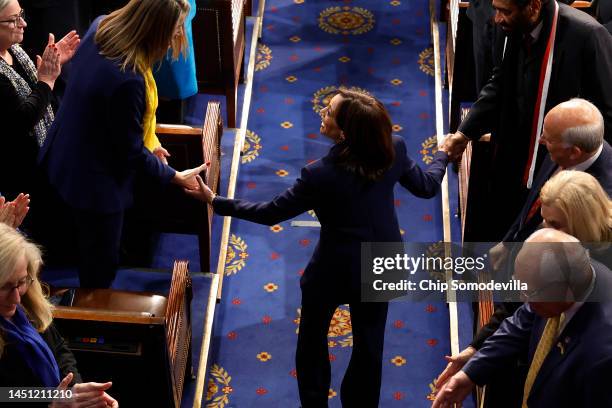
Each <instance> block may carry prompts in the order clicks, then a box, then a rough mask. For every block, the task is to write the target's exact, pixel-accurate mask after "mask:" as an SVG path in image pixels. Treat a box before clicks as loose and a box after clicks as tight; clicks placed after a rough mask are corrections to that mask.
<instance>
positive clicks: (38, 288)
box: [0, 223, 119, 408]
mask: <svg viewBox="0 0 612 408" xmlns="http://www.w3.org/2000/svg"><path fill="white" fill-rule="evenodd" d="M41 263H42V260H41V256H40V250H39V249H38V248H37V247H36V245H34V244H32V243H30V242H28V241H27V240H26V239H25V238H24V237H23V236H22V235H21V234H20V233H19V232H17V231H16V230H15V229H13V228H11V227H9V226H8V225H6V224H3V223H0V384H2V386H4V387H59V388H62V389H65V388H66V387H68V386H73V388H72V392H73V394H74V399H73V400H72V401H70V402H66V403H54V404H52V405H51V406H52V407H58V408H59V407H66V408H68V407H77V406H83V407H85V406H86V407H100V408H106V407H109V408H116V407H118V406H119V405H118V404H117V401H115V400H114V399H113V398H112V397H110V396H109V395H108V394H107V393H106V392H105V390H107V389H109V388H110V387H111V385H112V384H111V383H104V384H99V383H81V376H80V375H79V372H78V370H77V368H76V361H75V359H74V355H73V354H72V352H70V350H69V349H68V348H67V347H66V344H65V342H64V340H63V338H62V336H61V335H60V334H59V332H58V331H57V329H56V328H55V327H54V326H53V322H52V319H53V315H52V306H51V304H50V303H49V301H48V300H47V298H46V297H45V296H44V294H43V289H42V285H41V283H40V282H39V280H38V271H39V269H40V265H41ZM62 378H63V380H62ZM15 405H16V406H22V405H24V404H15ZM3 406H5V405H3Z"/></svg>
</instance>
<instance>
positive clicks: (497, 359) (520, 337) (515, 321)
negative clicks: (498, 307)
mask: <svg viewBox="0 0 612 408" xmlns="http://www.w3.org/2000/svg"><path fill="white" fill-rule="evenodd" d="M534 319H535V314H534V313H533V312H532V311H530V310H529V309H528V308H527V306H526V305H523V306H521V307H520V308H519V309H518V310H517V311H516V312H515V313H514V315H512V316H511V317H509V318H507V319H506V320H504V321H503V322H502V324H501V326H500V327H499V329H498V330H497V331H496V332H495V333H494V334H493V335H492V336H491V337H489V338H488V340H487V341H485V343H484V344H483V346H482V348H481V349H480V350H479V351H478V352H477V353H476V354H474V356H473V357H472V358H471V359H470V360H469V361H468V362H467V364H466V365H465V366H464V367H463V371H464V372H465V373H466V374H467V375H468V377H470V379H471V380H472V381H474V382H475V383H476V384H478V385H483V384H486V383H487V380H488V379H490V378H491V376H492V375H493V374H494V373H496V372H499V371H500V370H504V369H505V368H506V367H509V366H510V365H512V363H513V362H514V361H516V358H517V357H518V356H521V355H525V354H526V353H527V350H528V349H529V340H530V337H531V330H532V328H533V322H534Z"/></svg>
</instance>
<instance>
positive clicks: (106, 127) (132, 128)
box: [39, 17, 175, 213]
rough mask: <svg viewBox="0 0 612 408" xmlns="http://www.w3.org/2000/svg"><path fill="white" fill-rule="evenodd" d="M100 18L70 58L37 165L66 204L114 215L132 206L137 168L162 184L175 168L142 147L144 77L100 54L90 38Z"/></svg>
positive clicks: (172, 175)
mask: <svg viewBox="0 0 612 408" xmlns="http://www.w3.org/2000/svg"><path fill="white" fill-rule="evenodd" d="M100 19H101V17H99V18H98V19H96V20H95V21H94V23H93V24H92V26H91V27H90V28H89V31H88V32H87V34H86V35H85V37H84V38H83V40H82V41H81V44H80V45H79V48H78V50H77V52H76V54H75V56H74V57H73V58H72V74H71V76H70V81H69V83H68V87H67V89H66V93H65V94H64V98H63V99H62V104H61V107H60V110H59V112H58V113H57V115H56V117H55V122H54V123H53V125H52V126H51V129H50V130H49V133H48V135H47V139H46V140H45V143H44V144H43V146H42V148H41V150H40V153H39V163H41V164H42V167H43V169H44V170H46V173H47V176H48V179H49V181H50V183H51V184H52V185H53V186H54V187H55V188H56V189H57V191H58V193H59V194H60V196H61V197H62V198H63V199H64V201H65V202H66V203H67V204H68V205H70V206H72V207H74V208H78V209H82V210H90V211H95V212H101V213H114V212H119V211H122V210H124V209H125V208H127V207H129V206H130V205H131V204H132V200H133V192H132V190H133V177H134V174H135V172H136V171H144V172H145V174H149V175H151V176H152V177H154V178H157V179H159V180H161V181H162V182H164V183H167V182H169V181H170V180H171V179H172V178H173V177H174V174H175V171H174V170H173V169H172V168H170V167H168V166H166V165H164V164H162V163H161V162H160V161H159V160H158V159H157V158H156V157H155V156H154V155H153V154H151V153H150V152H149V151H148V150H147V149H146V148H145V147H144V144H143V139H142V137H143V133H142V118H143V114H144V109H145V100H144V92H145V91H144V79H143V78H142V75H140V74H139V73H134V72H132V71H131V69H130V68H128V69H127V70H126V71H124V72H122V71H121V70H120V69H119V66H118V64H117V63H116V62H113V61H111V60H109V59H107V58H105V57H103V56H102V55H100V53H99V50H98V47H97V46H96V44H95V42H94V36H95V33H96V29H97V27H98V23H99V21H100Z"/></svg>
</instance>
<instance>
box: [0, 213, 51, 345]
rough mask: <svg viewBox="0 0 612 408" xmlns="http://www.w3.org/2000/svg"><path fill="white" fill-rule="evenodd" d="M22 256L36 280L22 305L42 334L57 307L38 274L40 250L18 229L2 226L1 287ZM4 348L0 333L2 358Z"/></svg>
mask: <svg viewBox="0 0 612 408" xmlns="http://www.w3.org/2000/svg"><path fill="white" fill-rule="evenodd" d="M20 256H25V258H26V262H27V270H28V276H29V277H31V278H32V279H33V280H34V281H33V282H32V284H31V285H30V287H29V288H28V291H27V292H26V293H25V294H24V295H23V296H21V305H22V306H23V308H24V310H25V312H26V314H27V315H28V318H29V319H30V321H31V322H32V325H33V326H34V328H35V329H36V330H37V331H38V332H43V331H45V330H46V329H47V327H49V325H50V324H51V321H52V320H53V306H52V305H51V303H49V301H48V300H47V297H46V296H45V294H44V292H43V287H42V285H41V283H40V281H39V280H38V272H39V271H40V266H41V265H42V257H41V253H40V249H38V247H37V246H36V245H34V244H33V243H31V242H29V241H28V240H27V239H25V238H24V236H23V235H21V234H20V233H19V232H18V231H16V230H15V229H14V228H11V227H9V226H8V225H6V224H3V223H0V287H1V286H3V285H4V284H6V283H7V281H8V280H9V279H10V278H11V276H12V275H13V273H14V272H15V265H16V264H17V261H18V259H19V257H20ZM45 292H46V288H45ZM4 346H5V339H4V337H3V336H2V332H1V331H0V356H1V355H2V353H3V351H4Z"/></svg>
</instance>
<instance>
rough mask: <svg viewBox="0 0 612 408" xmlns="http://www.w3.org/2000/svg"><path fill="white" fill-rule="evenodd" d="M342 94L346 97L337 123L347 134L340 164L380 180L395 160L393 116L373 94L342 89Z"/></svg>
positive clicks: (340, 105)
mask: <svg viewBox="0 0 612 408" xmlns="http://www.w3.org/2000/svg"><path fill="white" fill-rule="evenodd" d="M338 94H339V95H340V96H342V100H341V101H340V103H339V105H338V108H337V114H336V123H337V124H338V127H339V128H340V130H342V132H343V133H344V137H345V139H344V141H343V142H342V145H343V149H342V150H341V152H340V154H339V156H338V163H339V164H340V165H341V166H342V167H344V168H345V169H347V170H348V171H350V172H352V173H355V174H357V175H359V176H361V177H363V178H365V179H366V180H370V181H374V180H377V179H379V178H381V177H382V175H383V174H384V173H385V172H386V171H387V170H388V169H389V168H390V167H391V165H392V164H393V160H394V159H395V150H394V148H393V141H392V139H391V132H392V125H391V117H390V116H389V113H388V112H387V110H386V109H385V106H384V105H383V104H382V102H380V101H379V100H378V99H376V98H374V97H373V96H370V95H368V94H365V93H363V92H356V91H350V90H347V89H340V90H339V91H338Z"/></svg>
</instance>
